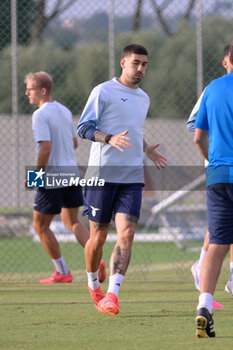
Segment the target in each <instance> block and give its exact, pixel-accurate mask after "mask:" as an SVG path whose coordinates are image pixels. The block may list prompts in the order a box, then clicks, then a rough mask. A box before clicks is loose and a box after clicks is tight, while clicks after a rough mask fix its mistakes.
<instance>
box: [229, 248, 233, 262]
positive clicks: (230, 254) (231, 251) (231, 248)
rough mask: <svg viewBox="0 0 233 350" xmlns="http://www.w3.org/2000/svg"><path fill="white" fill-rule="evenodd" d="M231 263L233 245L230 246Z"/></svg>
mask: <svg viewBox="0 0 233 350" xmlns="http://www.w3.org/2000/svg"><path fill="white" fill-rule="evenodd" d="M230 261H231V262H233V244H231V246H230Z"/></svg>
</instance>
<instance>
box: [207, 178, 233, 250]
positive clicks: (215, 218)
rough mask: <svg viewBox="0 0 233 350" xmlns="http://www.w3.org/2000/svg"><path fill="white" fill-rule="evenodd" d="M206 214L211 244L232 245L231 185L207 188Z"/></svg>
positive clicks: (223, 184)
mask: <svg viewBox="0 0 233 350" xmlns="http://www.w3.org/2000/svg"><path fill="white" fill-rule="evenodd" d="M207 214H208V227H209V233H210V243H212V244H232V243H233V184H231V183H219V184H214V185H210V186H208V187H207Z"/></svg>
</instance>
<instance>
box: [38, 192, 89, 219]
mask: <svg viewBox="0 0 233 350" xmlns="http://www.w3.org/2000/svg"><path fill="white" fill-rule="evenodd" d="M82 205H83V193H82V187H81V186H71V187H63V188H56V189H53V190H52V189H51V190H47V189H45V188H38V189H37V192H36V196H35V200H34V205H33V207H34V210H36V211H39V212H40V213H44V214H54V215H56V214H60V212H61V208H77V207H81V206H82Z"/></svg>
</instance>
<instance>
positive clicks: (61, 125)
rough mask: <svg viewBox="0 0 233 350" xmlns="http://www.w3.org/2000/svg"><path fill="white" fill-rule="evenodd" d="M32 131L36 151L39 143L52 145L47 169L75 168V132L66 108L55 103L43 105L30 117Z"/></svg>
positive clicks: (69, 113) (70, 115)
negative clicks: (45, 142) (48, 142)
mask: <svg viewBox="0 0 233 350" xmlns="http://www.w3.org/2000/svg"><path fill="white" fill-rule="evenodd" d="M32 130H33V135H34V138H35V140H36V143H37V150H38V151H39V148H40V143H39V142H40V141H50V142H51V143H52V149H51V153H50V156H49V160H48V164H47V167H55V168H56V167H59V166H69V167H74V169H76V168H77V162H76V159H75V154H74V141H73V138H74V137H76V132H75V128H74V124H73V119H72V114H71V112H70V110H69V109H68V108H66V107H65V106H63V105H62V104H61V103H58V102H56V101H53V102H46V103H44V104H43V105H42V106H41V107H40V108H39V109H37V110H36V111H35V112H34V113H33V115H32Z"/></svg>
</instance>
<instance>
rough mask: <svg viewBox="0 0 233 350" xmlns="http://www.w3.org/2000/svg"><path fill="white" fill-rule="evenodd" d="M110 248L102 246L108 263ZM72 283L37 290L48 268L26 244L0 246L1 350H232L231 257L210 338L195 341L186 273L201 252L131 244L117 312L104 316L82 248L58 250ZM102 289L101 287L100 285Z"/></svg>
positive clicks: (193, 294) (193, 299)
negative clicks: (89, 283) (93, 298)
mask: <svg viewBox="0 0 233 350" xmlns="http://www.w3.org/2000/svg"><path fill="white" fill-rule="evenodd" d="M113 244H114V243H106V245H105V247H104V259H105V260H106V262H108V261H109V256H110V254H111V251H112V248H113ZM61 248H62V252H63V255H64V257H65V259H66V261H67V263H68V266H69V268H70V269H71V271H72V274H73V277H74V282H73V283H72V284H66V285H40V284H39V283H38V280H39V279H40V278H45V277H47V276H49V274H51V273H52V272H53V265H52V263H51V261H50V259H49V257H48V256H47V254H46V253H45V252H44V250H43V248H42V246H41V244H40V243H35V242H33V241H32V239H31V238H12V239H1V240H0V250H1V254H0V281H1V285H0V305H1V309H0V310H1V312H0V324H1V328H0V349H1V350H6V349H7V350H40V349H43V350H44V349H45V350H70V349H75V350H92V349H93V350H107V349H110V350H118V349H119V350H134V349H135V350H144V349H145V350H150V349H153V350H154V349H158V350H163V349H166V350H168V349H169V350H176V349H177V350H178V349H179V350H180V349H182V350H186V349H187V350H189V349H198V350H202V349H211V350H218V349H221V348H224V349H225V348H229V349H230V348H231V347H232V341H233V332H232V328H233V326H232V322H231V318H232V313H233V303H232V302H233V299H232V296H231V295H229V294H226V293H225V292H224V285H225V283H226V281H227V280H228V277H229V258H227V259H226V262H225V264H224V267H223V270H222V273H221V278H220V281H219V283H218V286H217V290H216V294H215V300H217V301H218V302H220V303H222V304H223V305H224V309H220V310H216V311H215V312H214V320H215V326H216V327H215V328H216V334H217V337H216V338H215V339H197V338H196V337H195V326H194V319H195V313H196V305H197V301H198V292H197V291H196V290H195V288H194V283H193V278H192V275H191V273H190V266H191V264H192V262H193V261H194V260H195V259H196V258H197V257H198V255H199V253H198V252H196V253H194V252H187V251H181V250H179V249H178V248H177V247H176V246H175V245H174V244H172V243H151V242H145V243H134V246H133V253H132V259H131V264H130V267H129V270H128V273H127V275H126V278H125V281H124V283H123V285H122V287H121V290H120V294H119V299H120V313H119V315H117V316H115V317H113V316H109V315H102V314H100V313H98V311H97V310H96V309H95V308H94V306H93V303H92V301H91V298H90V296H89V293H88V290H87V282H86V276H85V267H84V257H83V249H82V248H81V247H80V246H78V245H77V244H75V243H69V244H67V243H66V244H61ZM103 290H104V291H106V290H107V282H105V283H104V284H103Z"/></svg>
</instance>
